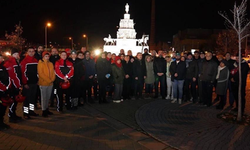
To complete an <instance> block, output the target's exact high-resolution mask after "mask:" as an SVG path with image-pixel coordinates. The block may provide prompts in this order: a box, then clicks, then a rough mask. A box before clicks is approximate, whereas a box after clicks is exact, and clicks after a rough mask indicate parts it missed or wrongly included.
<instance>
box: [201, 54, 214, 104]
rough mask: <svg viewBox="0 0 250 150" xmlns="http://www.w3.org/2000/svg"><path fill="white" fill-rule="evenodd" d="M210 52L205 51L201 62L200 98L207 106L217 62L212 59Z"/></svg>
mask: <svg viewBox="0 0 250 150" xmlns="http://www.w3.org/2000/svg"><path fill="white" fill-rule="evenodd" d="M212 57H213V55H212V52H207V53H206V60H205V61H204V62H203V64H202V70H201V76H200V79H201V81H202V98H203V104H204V105H206V106H207V107H210V106H211V105H212V94H213V86H214V82H215V79H216V75H217V72H218V64H217V62H215V61H214V60H213V59H212Z"/></svg>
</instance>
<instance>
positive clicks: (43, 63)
mask: <svg viewBox="0 0 250 150" xmlns="http://www.w3.org/2000/svg"><path fill="white" fill-rule="evenodd" d="M49 57H50V53H49V52H47V51H44V52H43V53H42V60H39V62H38V65H37V72H38V76H39V80H38V84H39V87H40V91H41V104H42V111H43V113H42V116H43V117H48V115H52V114H53V113H52V112H50V111H49V107H48V106H49V99H50V96H51V92H52V88H53V82H54V80H55V77H56V76H55V71H54V65H53V64H52V63H51V62H50V61H49Z"/></svg>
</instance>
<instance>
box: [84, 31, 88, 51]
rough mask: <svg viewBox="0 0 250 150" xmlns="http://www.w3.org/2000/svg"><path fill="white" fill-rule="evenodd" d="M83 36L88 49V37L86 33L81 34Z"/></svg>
mask: <svg viewBox="0 0 250 150" xmlns="http://www.w3.org/2000/svg"><path fill="white" fill-rule="evenodd" d="M83 38H86V49H87V50H88V47H89V38H88V36H87V35H86V34H83Z"/></svg>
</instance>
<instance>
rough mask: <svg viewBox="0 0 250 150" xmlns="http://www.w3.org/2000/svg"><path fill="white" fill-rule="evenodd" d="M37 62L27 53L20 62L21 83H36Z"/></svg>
mask: <svg viewBox="0 0 250 150" xmlns="http://www.w3.org/2000/svg"><path fill="white" fill-rule="evenodd" d="M37 64H38V60H37V59H36V58H35V57H31V56H29V55H27V56H26V57H25V58H24V59H23V60H22V62H21V63H20V65H21V72H22V83H23V84H24V85H25V84H37V82H38V74H37Z"/></svg>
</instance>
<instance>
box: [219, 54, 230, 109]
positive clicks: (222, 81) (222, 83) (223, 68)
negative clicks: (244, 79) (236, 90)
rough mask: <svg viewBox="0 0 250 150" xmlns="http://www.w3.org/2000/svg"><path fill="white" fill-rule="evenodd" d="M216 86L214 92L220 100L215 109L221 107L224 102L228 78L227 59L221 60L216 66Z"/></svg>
mask: <svg viewBox="0 0 250 150" xmlns="http://www.w3.org/2000/svg"><path fill="white" fill-rule="evenodd" d="M216 79H217V86H216V94H217V96H218V98H219V100H220V103H219V105H218V106H216V109H223V108H224V106H225V104H226V93H227V84H228V79H229V71H228V68H227V61H226V60H224V59H223V60H221V62H220V65H219V66H218V73H217V76H216Z"/></svg>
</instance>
